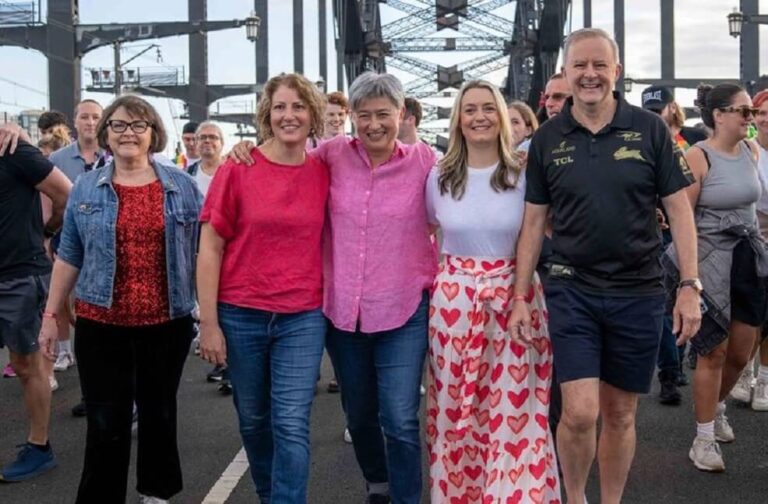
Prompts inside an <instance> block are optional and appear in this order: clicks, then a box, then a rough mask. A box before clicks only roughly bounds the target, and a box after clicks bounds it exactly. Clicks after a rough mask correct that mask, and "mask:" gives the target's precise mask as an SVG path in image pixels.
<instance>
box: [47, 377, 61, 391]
mask: <svg viewBox="0 0 768 504" xmlns="http://www.w3.org/2000/svg"><path fill="white" fill-rule="evenodd" d="M48 385H50V386H51V392H56V391H57V390H59V382H58V380H56V377H55V376H53V375H51V376H49V377H48Z"/></svg>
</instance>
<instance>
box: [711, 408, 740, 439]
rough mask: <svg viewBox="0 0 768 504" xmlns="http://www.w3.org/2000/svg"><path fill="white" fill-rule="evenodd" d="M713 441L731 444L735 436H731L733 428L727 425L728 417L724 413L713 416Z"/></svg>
mask: <svg viewBox="0 0 768 504" xmlns="http://www.w3.org/2000/svg"><path fill="white" fill-rule="evenodd" d="M715 439H716V440H717V441H718V442H720V443H731V442H733V440H734V439H736V436H734V435H733V428H732V427H731V424H729V423H728V417H727V416H725V411H723V412H719V411H718V412H717V414H716V415H715Z"/></svg>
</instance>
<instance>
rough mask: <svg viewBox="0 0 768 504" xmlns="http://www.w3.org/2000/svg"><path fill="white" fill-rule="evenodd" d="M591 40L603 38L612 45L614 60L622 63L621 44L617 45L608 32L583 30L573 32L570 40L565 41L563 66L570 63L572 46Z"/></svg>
mask: <svg viewBox="0 0 768 504" xmlns="http://www.w3.org/2000/svg"><path fill="white" fill-rule="evenodd" d="M589 38H601V39H604V40H607V41H608V43H609V44H611V49H612V50H613V56H614V60H615V61H616V63H621V61H619V44H617V43H616V41H615V40H614V39H613V37H611V35H610V34H609V33H608V32H607V31H605V30H603V29H602V28H582V29H580V30H576V31H575V32H572V33H571V34H570V35H568V38H566V39H565V45H564V46H563V66H565V65H566V63H567V62H568V50H569V49H570V48H571V45H573V44H574V43H575V42H578V41H580V40H584V39H589Z"/></svg>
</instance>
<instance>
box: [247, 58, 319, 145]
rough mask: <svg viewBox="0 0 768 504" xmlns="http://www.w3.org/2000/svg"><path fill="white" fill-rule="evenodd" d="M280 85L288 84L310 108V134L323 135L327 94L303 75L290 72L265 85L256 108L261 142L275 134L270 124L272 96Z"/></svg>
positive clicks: (274, 78) (272, 79) (270, 80)
mask: <svg viewBox="0 0 768 504" xmlns="http://www.w3.org/2000/svg"><path fill="white" fill-rule="evenodd" d="M280 86H286V87H287V88H289V89H293V90H294V91H296V93H298V95H299V98H301V100H302V101H303V102H304V103H305V104H306V106H307V107H308V108H309V116H310V123H309V136H315V137H321V136H323V129H324V126H325V121H324V118H323V114H324V113H325V96H323V94H322V93H320V91H319V90H318V89H317V86H315V84H314V83H313V82H311V81H310V80H309V79H307V78H306V77H304V76H303V75H299V74H295V73H290V74H280V75H277V76H275V77H272V78H271V79H269V80H268V81H267V83H266V84H265V85H264V90H263V91H262V94H261V99H260V100H259V107H258V109H257V110H256V128H257V129H258V135H259V140H260V142H265V141H267V140H269V139H270V138H273V137H274V136H275V133H274V132H273V131H272V126H271V124H270V117H271V116H270V113H271V110H272V96H274V94H275V91H277V88H279V87H280Z"/></svg>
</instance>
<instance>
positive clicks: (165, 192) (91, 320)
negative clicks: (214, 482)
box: [40, 95, 202, 503]
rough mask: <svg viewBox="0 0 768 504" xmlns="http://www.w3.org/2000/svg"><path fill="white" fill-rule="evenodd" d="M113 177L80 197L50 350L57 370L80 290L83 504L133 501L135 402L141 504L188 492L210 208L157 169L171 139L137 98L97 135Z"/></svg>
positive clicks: (80, 185)
mask: <svg viewBox="0 0 768 504" xmlns="http://www.w3.org/2000/svg"><path fill="white" fill-rule="evenodd" d="M97 138H98V141H99V145H100V146H101V148H103V149H106V148H109V150H110V151H111V152H112V155H113V159H112V161H111V162H110V163H109V164H107V165H106V166H105V167H104V168H102V169H100V170H93V171H90V172H88V173H85V174H83V175H81V176H80V177H79V178H78V180H77V182H76V183H75V186H74V188H73V190H72V193H71V194H70V197H69V200H68V202H67V209H66V213H65V217H64V226H63V230H62V236H61V244H60V245H59V249H58V257H57V259H56V262H55V264H54V269H53V275H52V278H51V289H50V293H49V297H48V302H47V304H46V307H45V312H44V313H43V326H42V329H41V330H40V346H41V348H42V349H43V351H44V353H45V355H46V356H47V357H48V358H49V359H55V357H56V355H55V352H56V351H55V348H56V334H57V325H58V324H66V323H67V321H66V320H58V319H57V316H56V314H57V313H59V311H60V309H61V308H62V306H63V305H64V303H65V302H66V299H67V296H68V295H69V293H70V292H71V291H72V289H73V288H74V290H75V313H76V314H77V322H76V325H75V328H76V331H77V346H76V347H75V354H76V356H77V361H78V367H79V370H80V381H81V385H82V389H83V395H84V398H85V404H86V411H87V419H88V433H87V437H86V446H85V462H84V465H83V473H82V476H81V479H80V487H79V489H78V494H77V500H76V502H78V503H91V502H124V501H125V494H126V486H127V483H128V466H129V463H130V454H131V422H132V416H133V403H134V401H135V402H136V405H137V407H138V428H139V429H138V464H137V473H138V474H137V490H138V492H139V502H144V503H149V502H151V503H162V502H167V501H166V499H169V498H171V497H172V496H173V495H175V494H177V493H178V492H179V491H181V488H182V477H181V466H180V464H179V453H178V448H177V444H176V391H177V389H178V386H179V379H180V377H181V372H182V368H183V366H184V361H185V359H186V356H187V353H188V350H189V346H190V343H191V341H192V337H193V329H192V317H191V315H190V313H191V312H192V309H193V308H194V306H195V289H194V265H195V263H194V259H195V248H196V245H197V234H198V226H197V216H198V213H199V211H200V208H201V203H202V201H201V200H202V198H201V195H200V192H199V191H198V189H197V186H196V185H195V183H194V181H193V180H192V178H191V177H190V176H189V175H187V174H186V173H184V172H182V171H181V170H178V169H176V168H174V167H169V166H164V165H160V164H158V163H156V162H155V161H154V160H153V157H152V154H153V153H156V152H160V151H162V150H163V148H164V147H165V144H166V141H167V136H166V133H165V128H164V127H163V124H162V121H161V119H160V116H159V115H158V114H157V112H156V111H155V109H154V108H153V107H152V106H151V105H150V104H149V103H147V102H146V101H144V100H142V99H141V98H138V97H136V96H130V95H127V96H122V97H119V98H117V99H116V100H115V101H114V102H112V104H111V105H110V106H109V107H107V108H106V109H105V110H104V114H103V116H102V118H101V120H100V121H99V124H98V126H97Z"/></svg>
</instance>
